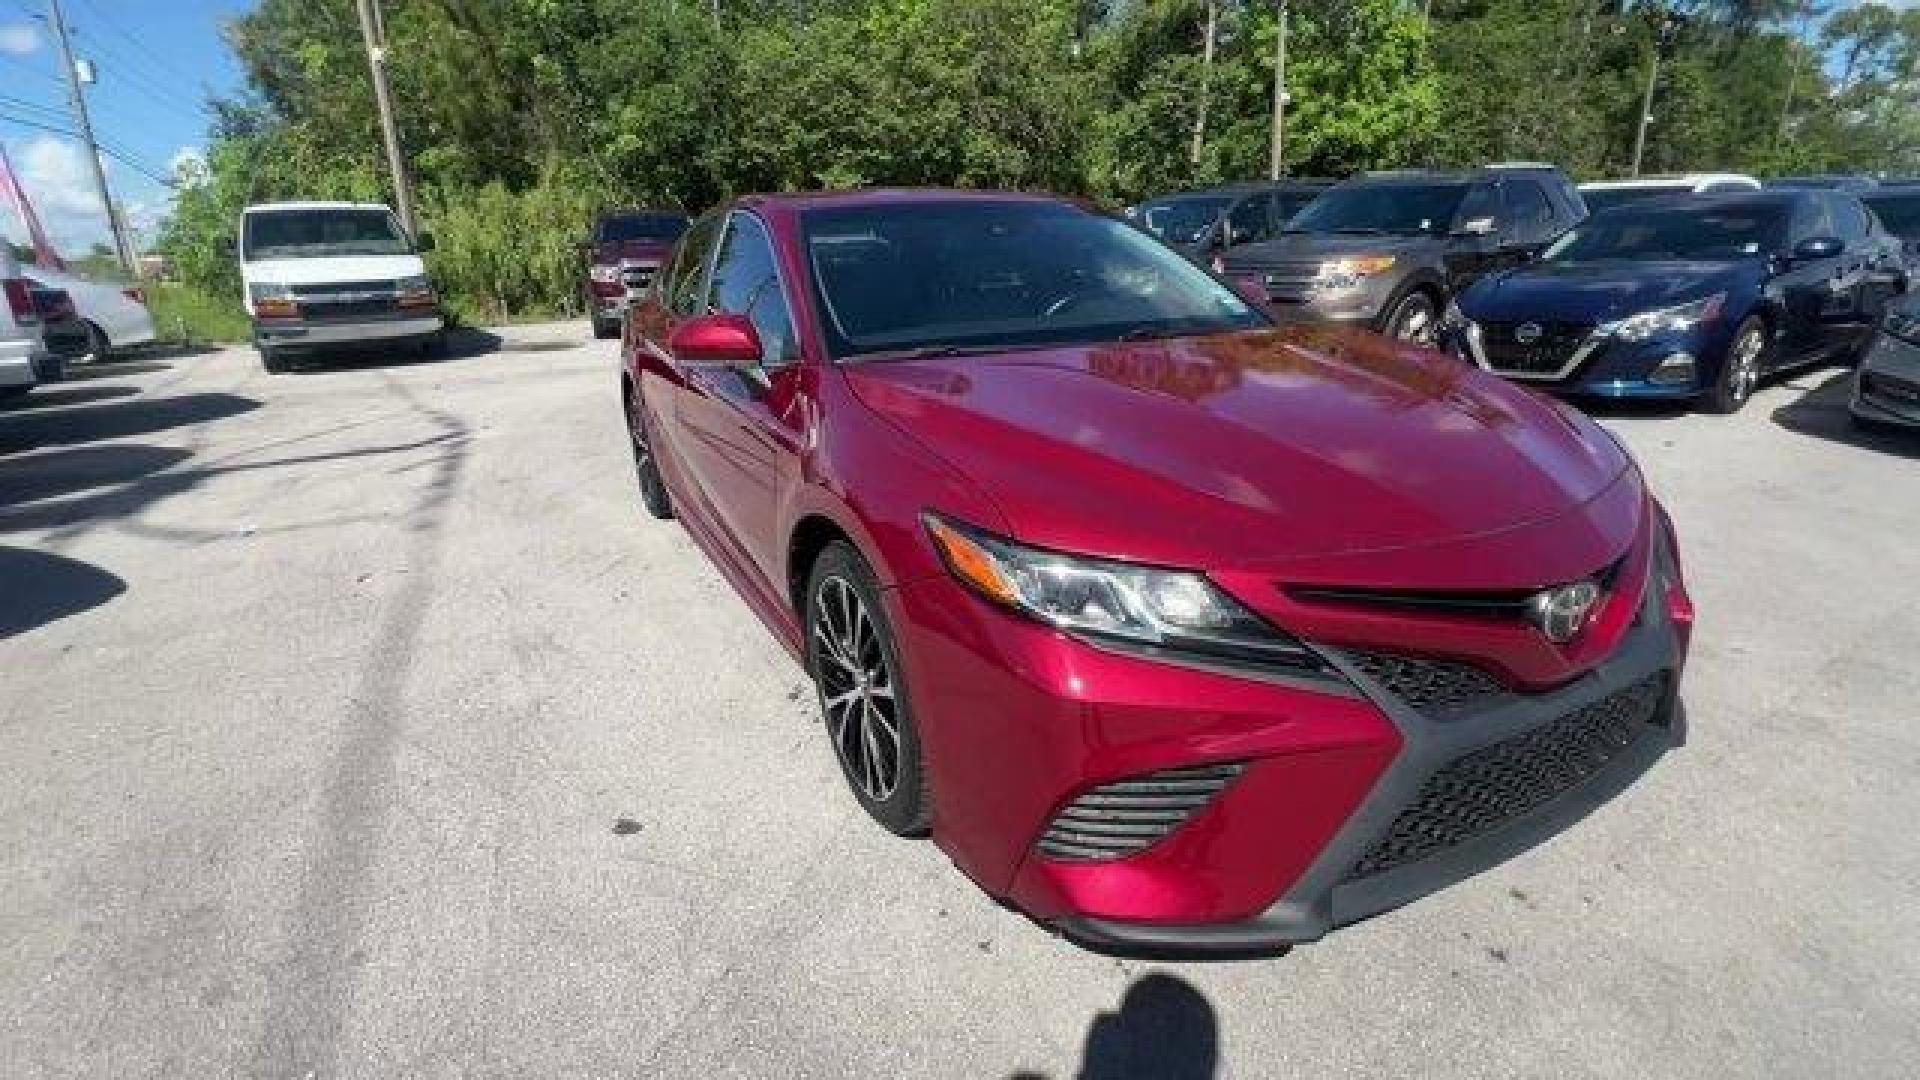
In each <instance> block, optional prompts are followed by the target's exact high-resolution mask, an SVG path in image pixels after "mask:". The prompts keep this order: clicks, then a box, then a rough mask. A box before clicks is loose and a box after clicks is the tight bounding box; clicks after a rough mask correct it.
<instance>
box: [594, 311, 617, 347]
mask: <svg viewBox="0 0 1920 1080" xmlns="http://www.w3.org/2000/svg"><path fill="white" fill-rule="evenodd" d="M593 336H594V337H595V338H598V339H599V340H601V341H605V340H607V339H608V338H617V337H619V336H620V320H619V319H603V318H601V317H600V316H598V315H595V316H594V317H593Z"/></svg>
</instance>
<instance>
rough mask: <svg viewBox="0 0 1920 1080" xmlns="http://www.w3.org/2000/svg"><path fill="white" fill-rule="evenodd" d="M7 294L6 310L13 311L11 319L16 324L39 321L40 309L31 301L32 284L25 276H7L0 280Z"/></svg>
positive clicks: (23, 324)
mask: <svg viewBox="0 0 1920 1080" xmlns="http://www.w3.org/2000/svg"><path fill="white" fill-rule="evenodd" d="M0 287H4V288H5V290H6V294H7V310H8V311H11V312H12V313H13V321H14V322H15V323H16V324H18V325H22V326H25V325H29V324H32V323H37V322H39V321H40V309H39V308H37V307H35V306H34V303H33V286H32V285H31V284H30V283H28V281H27V279H26V278H8V279H6V280H5V281H4V282H0Z"/></svg>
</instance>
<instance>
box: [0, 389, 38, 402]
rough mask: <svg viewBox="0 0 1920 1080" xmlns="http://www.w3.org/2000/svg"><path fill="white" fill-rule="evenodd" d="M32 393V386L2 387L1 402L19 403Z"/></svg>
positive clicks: (0, 392)
mask: <svg viewBox="0 0 1920 1080" xmlns="http://www.w3.org/2000/svg"><path fill="white" fill-rule="evenodd" d="M31 393H33V387H31V386H0V401H19V400H20V399H21V398H23V397H26V396H27V395H28V394H31Z"/></svg>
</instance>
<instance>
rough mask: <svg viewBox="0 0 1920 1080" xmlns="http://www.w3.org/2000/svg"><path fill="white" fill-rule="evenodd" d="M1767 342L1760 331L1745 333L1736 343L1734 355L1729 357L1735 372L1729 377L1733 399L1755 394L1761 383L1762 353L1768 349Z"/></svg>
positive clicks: (1736, 399) (1741, 398)
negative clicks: (1755, 389)
mask: <svg viewBox="0 0 1920 1080" xmlns="http://www.w3.org/2000/svg"><path fill="white" fill-rule="evenodd" d="M1766 344H1767V343H1766V339H1765V338H1764V337H1763V336H1762V335H1761V334H1760V333H1758V332H1748V333H1746V334H1743V335H1742V336H1741V338H1740V340H1739V341H1737V342H1735V343H1734V346H1733V355H1732V356H1731V357H1730V358H1729V363H1731V364H1732V365H1733V374H1732V375H1730V376H1729V377H1728V382H1729V383H1731V386H1730V389H1731V390H1732V391H1733V395H1732V396H1733V400H1735V401H1745V400H1747V398H1749V397H1751V396H1752V395H1753V391H1754V388H1755V387H1757V386H1759V385H1760V354H1761V352H1763V351H1764V350H1765V349H1766Z"/></svg>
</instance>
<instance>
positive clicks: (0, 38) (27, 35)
mask: <svg viewBox="0 0 1920 1080" xmlns="http://www.w3.org/2000/svg"><path fill="white" fill-rule="evenodd" d="M39 51H40V31H39V29H38V28H36V27H35V26H34V25H33V24H32V23H24V22H17V23H0V53H6V54H7V55H9V56H31V55H33V54H34V53H37V52H39Z"/></svg>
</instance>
